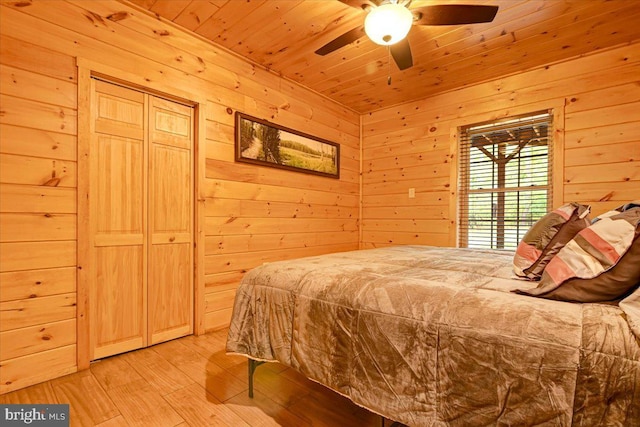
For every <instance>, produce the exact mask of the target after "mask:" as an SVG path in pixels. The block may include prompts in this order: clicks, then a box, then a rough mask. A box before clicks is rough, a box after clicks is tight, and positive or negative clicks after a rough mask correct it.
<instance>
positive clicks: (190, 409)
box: [164, 383, 249, 427]
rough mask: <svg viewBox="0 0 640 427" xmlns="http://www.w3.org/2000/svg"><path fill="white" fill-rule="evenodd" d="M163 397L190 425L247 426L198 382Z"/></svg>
mask: <svg viewBox="0 0 640 427" xmlns="http://www.w3.org/2000/svg"><path fill="white" fill-rule="evenodd" d="M164 398H165V400H166V401H167V402H169V404H170V405H171V406H172V407H173V409H175V410H176V412H177V413H178V414H180V416H181V417H182V418H184V420H185V421H186V423H187V424H189V425H190V426H196V427H197V426H219V427H236V426H237V427H249V425H248V424H247V423H246V422H244V421H243V420H242V418H240V417H239V416H238V415H237V414H236V413H235V412H233V411H232V410H231V409H229V408H228V407H227V406H225V405H224V404H223V403H222V402H220V401H219V400H218V399H216V398H215V397H213V395H211V394H210V393H208V392H207V391H206V390H205V389H204V388H203V387H202V386H201V385H199V384H196V383H192V384H191V385H188V386H186V387H184V388H181V389H180V390H177V391H174V392H173V393H171V394H168V395H166V396H165V397H164Z"/></svg>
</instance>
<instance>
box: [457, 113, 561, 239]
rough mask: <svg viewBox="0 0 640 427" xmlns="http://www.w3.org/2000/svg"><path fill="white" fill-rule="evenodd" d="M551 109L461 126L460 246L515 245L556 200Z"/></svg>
mask: <svg viewBox="0 0 640 427" xmlns="http://www.w3.org/2000/svg"><path fill="white" fill-rule="evenodd" d="M552 135H553V124H552V115H551V113H550V112H549V111H541V112H536V113H531V114H528V115H526V116H519V117H510V118H508V119H505V120H500V121H493V122H487V123H479V124H474V125H470V126H465V127H463V128H462V129H461V130H460V144H459V146H460V153H459V159H460V162H459V168H460V170H459V174H458V176H459V184H458V187H459V194H460V200H459V223H458V230H459V231H458V235H459V236H458V244H459V246H460V247H469V248H491V249H511V250H515V248H516V247H517V246H518V242H519V241H520V240H521V238H522V236H523V235H524V234H525V233H526V232H527V230H528V229H529V227H531V225H532V224H533V223H534V222H535V221H536V220H538V219H539V218H540V217H542V216H543V215H544V214H546V213H547V212H548V210H549V208H550V204H551V190H552V188H551V183H552V180H551V168H552V160H553V159H552V152H551V150H550V146H551V140H552Z"/></svg>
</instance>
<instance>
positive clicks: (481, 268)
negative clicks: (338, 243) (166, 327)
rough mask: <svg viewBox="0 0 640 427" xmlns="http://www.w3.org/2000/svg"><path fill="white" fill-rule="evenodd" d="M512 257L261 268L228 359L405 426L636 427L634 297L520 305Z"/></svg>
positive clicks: (451, 254)
mask: <svg viewBox="0 0 640 427" xmlns="http://www.w3.org/2000/svg"><path fill="white" fill-rule="evenodd" d="M512 259H513V253H509V252H504V251H492V250H473V249H457V248H440V247H429V246H397V247H388V248H378V249H368V250H359V251H352V252H344V253H336V254H328V255H322V256H316V257H308V258H303V259H298V260H290V261H281V262H274V263H268V264H264V265H262V266H260V267H258V268H256V269H253V270H251V271H250V272H248V273H247V274H246V275H245V277H244V278H243V281H242V283H241V285H240V287H239V288H238V291H237V295H236V301H235V305H234V311H233V316H232V321H231V324H230V328H229V334H228V340H227V352H228V353H230V354H239V355H244V356H246V357H248V358H249V359H250V360H252V361H263V362H271V361H277V362H280V363H282V364H284V365H286V366H289V367H292V368H294V369H296V370H297V371H299V372H301V373H302V374H304V375H305V376H307V377H308V378H310V379H312V380H314V381H317V382H319V383H321V384H323V385H325V386H327V387H329V388H330V389H332V390H334V391H336V392H337V393H340V394H342V395H344V396H347V397H348V398H349V399H351V400H352V401H353V402H355V403H356V404H357V405H360V406H363V407H365V408H367V409H369V410H371V411H372V412H375V413H377V414H380V415H382V416H384V417H386V418H388V419H391V420H395V421H398V422H402V423H404V424H407V425H409V426H490V425H519V426H537V425H549V426H572V425H575V426H596V425H597V426H601V425H602V426H605V425H607V426H609V425H611V426H614V425H615V426H638V425H640V339H639V337H637V336H636V335H634V328H632V327H631V326H630V316H632V315H634V313H637V311H636V312H634V311H633V310H637V307H638V306H639V305H640V295H638V293H639V292H640V290H638V291H636V292H635V293H634V294H632V295H631V296H630V297H629V298H628V299H629V301H630V302H632V303H633V304H626V305H622V304H621V306H622V307H623V308H624V307H627V311H626V312H625V310H623V309H621V308H620V306H619V305H618V304H605V303H590V304H578V303H570V302H563V301H554V300H548V299H542V298H535V297H531V296H525V295H519V294H516V293H514V292H512V291H514V290H515V289H517V288H521V287H522V286H523V281H522V280H517V279H515V276H514V274H513V273H512ZM636 321H637V319H636ZM636 329H637V328H636ZM254 366H255V365H254ZM256 375H259V371H258V373H256Z"/></svg>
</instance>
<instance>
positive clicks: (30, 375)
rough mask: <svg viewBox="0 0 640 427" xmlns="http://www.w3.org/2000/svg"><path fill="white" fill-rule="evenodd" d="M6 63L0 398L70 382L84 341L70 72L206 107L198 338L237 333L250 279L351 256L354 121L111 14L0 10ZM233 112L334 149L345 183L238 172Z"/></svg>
mask: <svg viewBox="0 0 640 427" xmlns="http://www.w3.org/2000/svg"><path fill="white" fill-rule="evenodd" d="M0 49H1V58H0V103H1V107H0V110H1V114H0V197H1V200H0V297H1V300H0V314H1V317H0V344H1V345H0V365H1V367H2V373H1V374H0V377H1V378H0V393H5V392H7V391H11V390H14V389H18V388H21V387H24V386H27V385H30V384H34V383H36V382H40V381H44V380H47V379H50V378H54V377H57V376H60V375H64V374H66V373H69V372H73V371H75V370H77V368H78V362H77V358H78V357H79V354H80V352H81V351H82V350H81V349H80V344H79V342H80V340H79V338H81V337H82V336H81V334H83V333H88V331H86V332H83V330H82V327H81V326H80V325H82V324H83V323H82V322H80V321H78V322H76V316H77V312H78V311H77V308H76V304H77V303H79V301H77V299H76V297H77V295H76V293H77V291H78V289H77V277H76V269H77V267H78V265H77V254H78V247H77V245H78V241H77V235H78V233H79V232H81V230H82V228H78V226H77V224H79V223H82V218H78V203H77V198H78V184H79V182H78V155H79V152H78V138H77V135H78V129H79V123H80V122H79V119H78V118H79V117H81V116H82V115H83V114H86V113H87V112H84V111H78V101H77V100H78V97H79V96H81V94H80V93H79V89H78V78H79V77H78V76H79V71H78V67H77V64H81V65H82V64H89V65H83V66H87V67H90V66H92V64H97V66H99V68H100V72H101V73H104V70H108V72H107V73H106V74H107V75H108V76H110V77H112V78H115V79H120V80H124V81H127V82H129V83H131V84H132V85H134V86H136V87H141V88H148V89H149V90H151V91H153V92H154V93H164V94H168V95H174V96H177V97H180V98H182V99H186V100H189V99H190V100H196V101H202V102H201V104H200V108H201V109H203V111H204V116H203V117H204V120H205V123H204V125H202V126H200V127H199V129H200V130H201V133H200V134H199V135H198V138H197V145H198V155H199V156H200V157H199V158H198V162H199V163H198V164H201V165H203V169H204V170H202V171H201V174H200V180H199V182H198V183H197V186H198V188H199V191H200V193H199V195H198V196H199V199H200V203H199V205H198V208H199V209H200V212H199V214H201V215H202V218H204V221H203V224H202V240H201V243H202V244H201V245H199V246H198V248H197V251H199V252H198V254H197V256H196V258H198V256H200V257H201V259H203V260H204V265H198V266H197V269H198V271H203V272H204V274H203V275H202V276H196V277H197V278H198V280H200V282H199V283H197V286H201V287H202V289H203V290H204V291H203V292H202V294H201V300H200V301H196V305H198V304H199V305H200V306H201V307H203V310H202V311H201V318H200V319H196V325H198V324H199V325H201V326H202V329H206V330H209V329H215V328H220V327H224V326H226V325H227V324H228V321H229V318H230V314H231V307H232V302H233V297H234V295H235V289H236V287H237V286H238V283H239V281H240V280H241V278H242V276H243V274H244V272H246V271H247V270H248V269H250V268H253V267H255V266H257V265H259V264H261V263H263V262H268V261H275V260H279V259H286V258H294V257H300V256H307V255H316V254H322V253H327V252H336V251H345V250H351V249H357V248H358V239H359V234H358V224H359V223H358V208H359V206H358V204H359V171H360V170H359V168H360V159H359V135H360V123H359V120H360V118H359V116H358V115H357V114H356V113H354V112H353V111H351V110H349V109H346V108H344V107H342V106H340V105H338V104H336V103H334V102H332V101H329V100H328V99H326V98H324V97H321V96H319V95H317V94H314V93H312V92H310V91H308V90H307V89H305V88H303V87H301V86H298V85H296V84H294V83H292V82H289V81H286V80H283V79H281V78H280V77H278V76H277V75H275V74H273V73H271V72H269V71H268V70H265V69H263V68H260V67H258V66H256V65H254V64H251V63H249V62H246V61H244V60H242V59H240V58H239V57H238V56H236V55H234V54H230V53H228V52H227V51H225V50H224V49H221V48H219V47H218V46H215V45H213V44H210V43H208V42H206V41H204V40H202V39H200V38H198V37H194V36H192V35H190V34H188V33H186V32H184V31H182V30H180V29H179V28H178V27H176V26H174V25H173V24H170V23H166V22H165V21H163V20H159V19H157V17H155V16H152V15H151V14H149V13H148V12H143V11H141V10H140V9H138V8H136V7H135V6H130V5H127V4H125V3H120V2H116V1H105V2H86V1H76V0H70V1H55V2H51V1H34V2H17V1H16V2H13V1H3V2H2V3H1V5H0ZM236 111H242V112H244V113H247V114H250V115H253V116H256V117H260V118H263V119H266V120H269V121H272V122H275V123H278V124H281V125H283V126H286V127H289V128H293V129H297V130H300V131H303V132H305V133H308V134H312V135H316V136H318V137H321V138H324V139H327V140H330V141H334V142H337V143H339V144H340V145H341V177H340V179H331V178H325V177H319V176H314V175H310V174H304V173H296V172H289V171H282V170H278V169H274V168H266V167H258V166H252V165H247V164H240V163H236V162H235V161H234V113H235V112H236ZM202 133H204V134H202ZM201 277H202V279H201ZM202 281H203V282H204V283H201V282H202ZM78 327H80V328H81V329H78V332H76V329H77V328H78ZM77 346H78V348H76V347H77Z"/></svg>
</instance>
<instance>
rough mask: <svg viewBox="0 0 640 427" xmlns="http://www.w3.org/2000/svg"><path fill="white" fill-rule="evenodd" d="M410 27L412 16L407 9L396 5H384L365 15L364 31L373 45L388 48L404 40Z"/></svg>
mask: <svg viewBox="0 0 640 427" xmlns="http://www.w3.org/2000/svg"><path fill="white" fill-rule="evenodd" d="M411 25H413V15H412V14H411V11H410V10H409V9H407V8H406V7H404V6H403V5H400V4H398V3H386V4H383V5H381V6H378V7H376V8H374V9H372V10H371V12H369V13H368V14H367V17H366V18H365V20H364V31H365V33H367V36H369V38H370V39H371V41H373V42H374V43H377V44H379V45H383V46H389V45H392V44H396V43H398V42H399V41H401V40H402V39H404V38H405V37H406V36H407V34H409V30H410V29H411Z"/></svg>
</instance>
